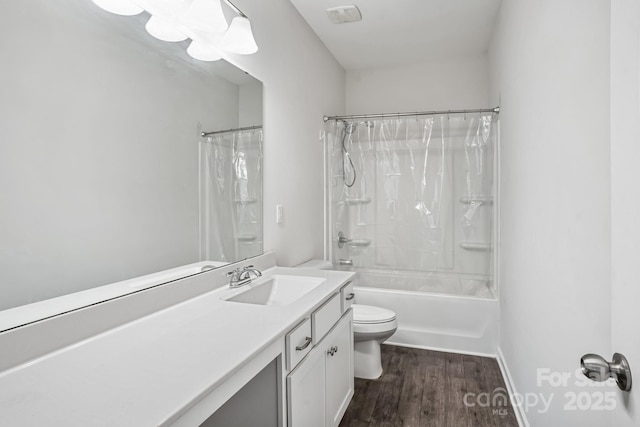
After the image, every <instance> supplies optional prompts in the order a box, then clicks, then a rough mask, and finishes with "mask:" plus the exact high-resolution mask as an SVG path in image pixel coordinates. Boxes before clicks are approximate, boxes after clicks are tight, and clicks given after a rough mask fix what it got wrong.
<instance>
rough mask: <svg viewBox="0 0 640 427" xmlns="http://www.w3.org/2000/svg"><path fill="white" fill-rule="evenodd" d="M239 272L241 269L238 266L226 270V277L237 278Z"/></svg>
mask: <svg viewBox="0 0 640 427" xmlns="http://www.w3.org/2000/svg"><path fill="white" fill-rule="evenodd" d="M240 273H242V271H241V270H240V267H238V268H236V269H235V270H231V271H228V272H227V277H231V278H237V277H238V275H240Z"/></svg>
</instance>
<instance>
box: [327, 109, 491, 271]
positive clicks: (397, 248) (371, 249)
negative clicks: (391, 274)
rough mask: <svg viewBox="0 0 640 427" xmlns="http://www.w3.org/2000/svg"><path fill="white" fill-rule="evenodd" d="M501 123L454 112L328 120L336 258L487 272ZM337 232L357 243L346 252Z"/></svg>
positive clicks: (369, 264) (363, 264)
mask: <svg viewBox="0 0 640 427" xmlns="http://www.w3.org/2000/svg"><path fill="white" fill-rule="evenodd" d="M495 120H496V118H495V117H493V115H492V114H466V115H455V114H451V115H435V116H426V117H425V116H423V117H408V118H385V119H376V120H367V121H360V122H349V123H347V122H339V121H338V122H336V121H331V122H328V123H327V125H326V128H325V140H326V143H327V149H328V152H327V160H328V163H327V172H328V173H327V176H328V178H329V179H328V186H329V189H328V190H329V193H328V198H329V199H328V204H329V208H330V213H329V218H330V226H329V229H330V233H331V236H329V239H331V241H332V242H333V243H332V246H331V247H332V257H333V262H334V263H336V264H337V263H338V261H339V259H351V260H353V263H354V266H355V267H358V268H376V269H386V270H413V271H422V272H447V273H448V272H455V273H461V274H465V273H466V274H475V275H483V276H485V275H489V274H490V272H491V263H492V257H491V248H492V236H493V234H492V226H493V225H492V218H493V215H492V207H493V204H492V191H493V146H494V139H495V135H494V134H495V131H494V124H495ZM353 123H356V125H355V126H354V125H353ZM347 156H348V158H349V159H350V161H345V158H346V157H347ZM351 169H353V170H351ZM354 174H355V176H356V177H357V178H356V180H355V182H354V183H353V185H352V186H348V185H347V184H351V182H352V181H353V176H354ZM340 231H342V232H343V234H344V235H345V236H346V237H347V238H349V239H350V242H347V243H346V244H345V245H344V246H343V247H342V248H339V247H338V246H337V241H336V238H335V236H337V235H338V233H339V232H340Z"/></svg>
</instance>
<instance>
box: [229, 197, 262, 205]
mask: <svg viewBox="0 0 640 427" xmlns="http://www.w3.org/2000/svg"><path fill="white" fill-rule="evenodd" d="M257 202H258V199H255V198H247V199H235V200H234V201H233V203H235V204H237V205H248V204H252V203H257Z"/></svg>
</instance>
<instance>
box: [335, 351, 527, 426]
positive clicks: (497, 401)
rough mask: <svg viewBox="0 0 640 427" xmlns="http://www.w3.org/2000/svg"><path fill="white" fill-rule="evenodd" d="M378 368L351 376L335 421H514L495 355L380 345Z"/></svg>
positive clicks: (513, 423)
mask: <svg viewBox="0 0 640 427" xmlns="http://www.w3.org/2000/svg"><path fill="white" fill-rule="evenodd" d="M382 368H383V369H384V374H383V375H382V377H381V378H380V379H377V380H361V379H358V378H356V382H355V394H354V396H353V400H352V401H351V404H350V405H349V408H348V409H347V412H346V414H345V415H344V418H343V419H342V422H341V423H340V427H363V426H376V427H378V426H380V427H382V426H384V427H390V426H407V427H422V426H434V427H484V426H497V427H517V426H518V423H517V421H516V418H515V415H514V412H513V408H512V407H511V406H510V405H509V404H508V402H506V401H505V399H504V397H505V396H507V392H506V388H505V384H504V381H503V379H502V374H501V373H500V369H499V368H498V364H497V362H496V361H495V359H491V358H486V357H477V356H466V355H461V354H454V353H442V352H437V351H428V350H417V349H412V348H406V347H396V346H390V345H383V346H382ZM467 393H474V394H469V395H468V396H467V398H466V402H468V403H470V404H471V405H473V404H474V403H475V406H471V405H465V395H466V394H467ZM481 393H485V394H482V395H480V394H481ZM487 393H488V394H487ZM479 395H480V396H479ZM477 396H478V397H477ZM492 402H493V404H492ZM494 405H495V406H494ZM501 405H502V406H501ZM507 405H508V406H507Z"/></svg>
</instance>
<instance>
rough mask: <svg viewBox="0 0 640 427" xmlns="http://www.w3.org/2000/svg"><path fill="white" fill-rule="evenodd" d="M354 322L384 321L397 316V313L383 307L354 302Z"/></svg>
mask: <svg viewBox="0 0 640 427" xmlns="http://www.w3.org/2000/svg"><path fill="white" fill-rule="evenodd" d="M351 308H352V309H353V322H354V323H384V322H390V321H392V320H394V319H395V318H396V313H394V312H393V311H391V310H387V309H386V308H382V307H374V306H372V305H362V304H353V305H352V306H351Z"/></svg>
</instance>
